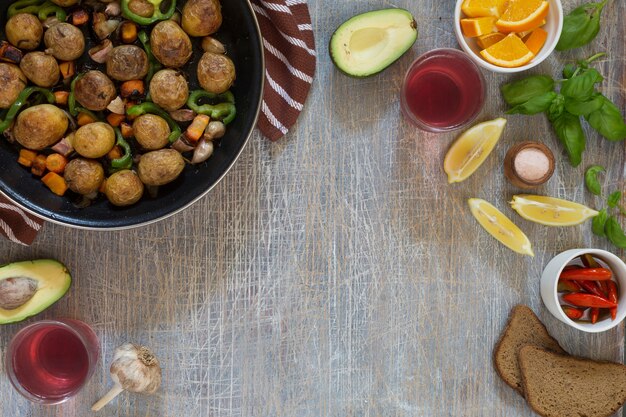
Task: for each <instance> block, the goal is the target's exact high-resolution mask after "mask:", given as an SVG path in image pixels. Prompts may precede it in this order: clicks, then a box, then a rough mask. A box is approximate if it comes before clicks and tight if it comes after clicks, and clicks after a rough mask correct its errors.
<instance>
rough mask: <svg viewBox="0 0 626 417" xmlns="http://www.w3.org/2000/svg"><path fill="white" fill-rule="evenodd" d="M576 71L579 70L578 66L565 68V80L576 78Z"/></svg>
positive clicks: (568, 65) (572, 65) (570, 65)
mask: <svg viewBox="0 0 626 417" xmlns="http://www.w3.org/2000/svg"><path fill="white" fill-rule="evenodd" d="M576 69H578V66H577V65H576V64H567V65H566V66H565V67H563V78H572V77H573V76H574V73H575V72H576Z"/></svg>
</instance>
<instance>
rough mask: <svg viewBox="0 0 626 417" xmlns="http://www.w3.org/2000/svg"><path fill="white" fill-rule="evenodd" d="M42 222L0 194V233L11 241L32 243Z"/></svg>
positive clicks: (22, 243)
mask: <svg viewBox="0 0 626 417" xmlns="http://www.w3.org/2000/svg"><path fill="white" fill-rule="evenodd" d="M42 223H43V222H42V220H40V219H38V218H36V217H34V216H32V215H30V214H28V213H26V212H25V211H24V210H22V209H21V208H19V207H17V206H16V205H14V204H13V203H12V202H11V201H9V200H8V199H7V198H6V197H4V196H3V195H1V194H0V235H2V236H4V237H6V238H7V239H9V240H10V241H11V242H14V243H19V244H21V245H30V244H31V243H33V240H35V237H37V232H39V229H41V225H42Z"/></svg>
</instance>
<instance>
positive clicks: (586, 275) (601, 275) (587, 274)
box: [560, 268, 613, 281]
mask: <svg viewBox="0 0 626 417" xmlns="http://www.w3.org/2000/svg"><path fill="white" fill-rule="evenodd" d="M612 277H613V273H612V272H611V270H610V269H606V268H580V269H569V270H567V271H566V270H563V272H561V277H560V279H575V280H577V281H601V280H609V279H611V278H612Z"/></svg>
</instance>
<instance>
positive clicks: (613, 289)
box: [607, 281, 617, 320]
mask: <svg viewBox="0 0 626 417" xmlns="http://www.w3.org/2000/svg"><path fill="white" fill-rule="evenodd" d="M607 286H608V287H609V295H608V299H609V301H611V302H613V303H615V304H617V283H616V282H615V281H608V282H607ZM610 312H611V318H612V319H613V320H615V317H616V316H617V307H611V309H610Z"/></svg>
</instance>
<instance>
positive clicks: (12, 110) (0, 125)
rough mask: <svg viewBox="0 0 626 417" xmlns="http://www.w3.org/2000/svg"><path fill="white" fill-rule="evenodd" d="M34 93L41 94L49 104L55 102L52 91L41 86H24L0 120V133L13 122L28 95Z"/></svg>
mask: <svg viewBox="0 0 626 417" xmlns="http://www.w3.org/2000/svg"><path fill="white" fill-rule="evenodd" d="M35 93H39V94H42V95H43V96H44V97H45V99H46V100H47V101H48V103H50V104H54V103H55V102H56V99H55V98H54V94H53V93H52V91H50V90H48V89H46V88H41V87H26V88H25V89H23V90H22V92H21V93H20V94H19V96H17V99H16V100H15V101H14V102H13V104H11V107H9V111H8V112H7V114H6V116H5V118H4V120H2V121H0V133H4V132H5V131H6V130H7V129H8V128H9V126H11V123H13V120H14V119H15V116H17V113H18V112H19V111H20V109H21V108H22V107H24V105H25V104H26V102H27V101H28V99H29V98H30V96H32V95H33V94H35Z"/></svg>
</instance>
